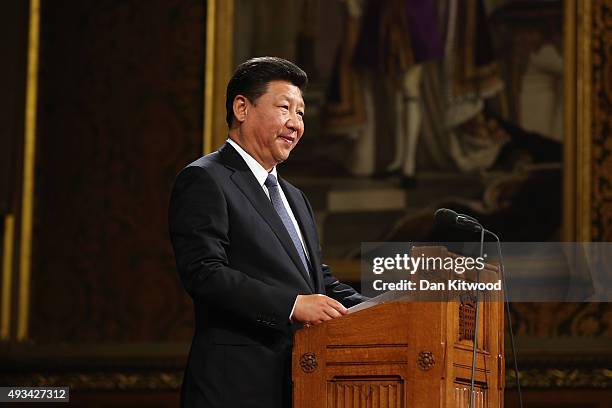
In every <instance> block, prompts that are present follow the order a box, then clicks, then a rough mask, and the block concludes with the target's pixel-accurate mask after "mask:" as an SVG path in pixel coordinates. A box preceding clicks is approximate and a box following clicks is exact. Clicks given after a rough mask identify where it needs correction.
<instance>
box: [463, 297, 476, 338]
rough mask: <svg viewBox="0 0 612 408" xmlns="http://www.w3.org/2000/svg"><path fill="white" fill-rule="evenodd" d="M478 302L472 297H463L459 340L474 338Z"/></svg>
mask: <svg viewBox="0 0 612 408" xmlns="http://www.w3.org/2000/svg"><path fill="white" fill-rule="evenodd" d="M475 318H476V303H475V302H474V301H473V300H471V299H462V300H461V302H460V303H459V341H461V340H472V341H473V340H474V328H475V325H474V321H475Z"/></svg>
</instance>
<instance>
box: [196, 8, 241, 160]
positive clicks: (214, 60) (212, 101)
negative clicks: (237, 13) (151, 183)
mask: <svg viewBox="0 0 612 408" xmlns="http://www.w3.org/2000/svg"><path fill="white" fill-rule="evenodd" d="M206 6H207V7H206V61H205V79H204V143H203V146H204V154H207V153H210V152H212V151H213V150H215V149H217V148H218V147H219V146H221V145H222V144H223V142H224V141H225V139H226V138H227V124H226V122H225V88H226V86H227V82H228V81H229V79H230V76H231V73H232V70H233V68H234V56H233V49H234V36H233V32H234V0H208V1H207V4H206Z"/></svg>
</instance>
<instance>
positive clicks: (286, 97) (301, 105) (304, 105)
mask: <svg viewBox="0 0 612 408" xmlns="http://www.w3.org/2000/svg"><path fill="white" fill-rule="evenodd" d="M278 99H287V100H297V101H299V99H298V98H297V97H295V96H291V95H289V94H281V95H279V97H278ZM300 99H301V98H300ZM298 106H300V107H302V108H305V107H306V104H305V103H304V100H303V99H302V101H301V102H298Z"/></svg>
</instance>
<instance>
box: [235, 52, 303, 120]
mask: <svg viewBox="0 0 612 408" xmlns="http://www.w3.org/2000/svg"><path fill="white" fill-rule="evenodd" d="M271 81H287V82H290V83H291V84H293V85H295V86H297V87H298V88H300V91H304V88H305V87H306V84H307V83H308V76H307V75H306V73H305V72H304V71H303V70H302V69H301V68H300V67H298V66H297V65H295V64H294V63H293V62H291V61H287V60H285V59H282V58H278V57H257V58H251V59H250V60H247V61H245V62H243V63H242V64H240V65H238V67H237V68H236V71H234V75H232V78H231V79H230V81H229V82H228V84H227V91H226V93H225V109H226V116H225V121H226V122H227V126H229V127H231V126H232V121H233V120H234V108H233V105H234V98H235V97H236V96H237V95H243V96H244V97H246V98H248V100H249V101H251V102H252V103H255V101H257V98H259V97H260V96H261V95H263V94H264V93H266V90H267V88H268V83H269V82H271Z"/></svg>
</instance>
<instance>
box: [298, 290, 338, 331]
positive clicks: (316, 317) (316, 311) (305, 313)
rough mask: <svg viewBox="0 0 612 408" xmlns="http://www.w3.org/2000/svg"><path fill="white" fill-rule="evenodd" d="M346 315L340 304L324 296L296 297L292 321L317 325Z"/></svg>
mask: <svg viewBox="0 0 612 408" xmlns="http://www.w3.org/2000/svg"><path fill="white" fill-rule="evenodd" d="M347 313H348V311H347V310H346V308H345V307H344V306H342V304H341V303H340V302H337V301H335V300H334V299H332V298H330V297H327V296H325V295H298V297H297V299H296V301H295V309H293V320H296V321H298V322H300V323H305V324H319V323H321V322H324V321H327V320H331V319H335V318H336V317H340V316H343V315H345V314H347Z"/></svg>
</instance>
